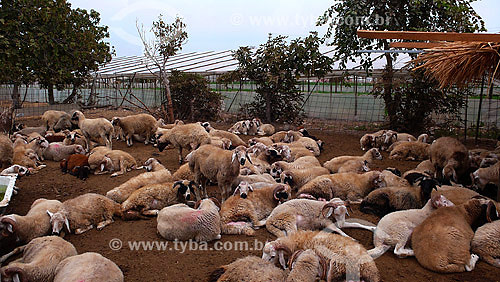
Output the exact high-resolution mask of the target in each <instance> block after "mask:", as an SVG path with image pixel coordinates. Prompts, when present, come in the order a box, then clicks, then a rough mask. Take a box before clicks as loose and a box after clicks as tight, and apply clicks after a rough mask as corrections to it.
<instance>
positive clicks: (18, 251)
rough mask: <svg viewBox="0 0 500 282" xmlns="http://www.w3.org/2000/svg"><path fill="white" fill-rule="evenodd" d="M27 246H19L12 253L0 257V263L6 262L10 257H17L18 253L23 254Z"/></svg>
mask: <svg viewBox="0 0 500 282" xmlns="http://www.w3.org/2000/svg"><path fill="white" fill-rule="evenodd" d="M26 246H27V245H24V246H20V247H17V248H15V249H14V250H13V251H12V252H10V253H8V254H5V255H3V256H2V257H0V263H3V262H4V261H6V260H7V259H9V258H10V257H11V256H13V255H17V254H19V253H22V252H24V248H26Z"/></svg>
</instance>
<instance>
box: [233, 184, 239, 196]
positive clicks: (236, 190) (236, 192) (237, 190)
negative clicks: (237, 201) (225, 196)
mask: <svg viewBox="0 0 500 282" xmlns="http://www.w3.org/2000/svg"><path fill="white" fill-rule="evenodd" d="M239 193H240V186H239V185H238V187H236V189H234V193H233V196H235V195H238V194H239Z"/></svg>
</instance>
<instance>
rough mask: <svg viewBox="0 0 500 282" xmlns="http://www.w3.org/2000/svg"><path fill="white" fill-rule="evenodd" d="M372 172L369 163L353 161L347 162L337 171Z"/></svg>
mask: <svg viewBox="0 0 500 282" xmlns="http://www.w3.org/2000/svg"><path fill="white" fill-rule="evenodd" d="M368 171H370V168H369V167H368V162H367V161H359V160H351V161H347V162H345V163H344V164H343V165H342V166H341V167H340V168H339V170H338V171H337V172H338V173H344V172H354V173H364V172H368Z"/></svg>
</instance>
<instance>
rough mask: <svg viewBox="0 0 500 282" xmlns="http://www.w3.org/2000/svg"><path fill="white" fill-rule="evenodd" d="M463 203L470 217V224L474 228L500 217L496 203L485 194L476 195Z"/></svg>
mask: <svg viewBox="0 0 500 282" xmlns="http://www.w3.org/2000/svg"><path fill="white" fill-rule="evenodd" d="M462 205H463V206H464V208H465V212H466V216H467V217H468V218H469V224H470V225H471V227H472V229H473V230H476V229H477V228H478V227H479V226H482V225H483V224H485V223H487V222H492V221H495V220H497V219H498V218H499V215H498V210H497V209H496V206H495V203H494V202H493V201H492V200H490V199H488V198H486V197H484V196H474V197H473V198H472V199H470V200H469V201H467V202H466V203H464V204H462Z"/></svg>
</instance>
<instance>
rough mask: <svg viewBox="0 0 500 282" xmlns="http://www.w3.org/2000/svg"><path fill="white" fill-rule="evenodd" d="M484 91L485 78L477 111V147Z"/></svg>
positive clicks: (482, 82) (482, 81)
mask: <svg viewBox="0 0 500 282" xmlns="http://www.w3.org/2000/svg"><path fill="white" fill-rule="evenodd" d="M483 91H484V76H483V79H482V80H481V94H479V109H478V111H477V122H476V138H475V141H474V142H475V143H476V145H477V140H478V138H479V122H480V121H481V105H482V104H483Z"/></svg>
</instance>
